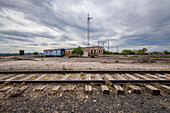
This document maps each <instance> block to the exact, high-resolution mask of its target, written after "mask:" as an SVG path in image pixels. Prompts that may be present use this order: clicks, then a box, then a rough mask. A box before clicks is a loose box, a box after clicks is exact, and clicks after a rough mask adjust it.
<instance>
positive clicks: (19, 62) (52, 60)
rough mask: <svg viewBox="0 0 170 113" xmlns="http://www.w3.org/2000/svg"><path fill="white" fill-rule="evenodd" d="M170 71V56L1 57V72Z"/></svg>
mask: <svg viewBox="0 0 170 113" xmlns="http://www.w3.org/2000/svg"><path fill="white" fill-rule="evenodd" d="M16 70H18V71H20V70H127V71H128V70H134V71H135V70H168V71H169V70H170V55H112V56H100V57H98V58H68V57H38V56H33V55H25V56H0V71H16Z"/></svg>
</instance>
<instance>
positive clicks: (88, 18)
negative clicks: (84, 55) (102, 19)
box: [87, 13, 92, 47]
mask: <svg viewBox="0 0 170 113" xmlns="http://www.w3.org/2000/svg"><path fill="white" fill-rule="evenodd" d="M90 19H92V17H90V16H89V13H88V15H87V46H88V47H89V45H90Z"/></svg>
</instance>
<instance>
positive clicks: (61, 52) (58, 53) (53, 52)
mask: <svg viewBox="0 0 170 113" xmlns="http://www.w3.org/2000/svg"><path fill="white" fill-rule="evenodd" d="M64 55H65V49H48V50H44V56H61V57H63V56H64Z"/></svg>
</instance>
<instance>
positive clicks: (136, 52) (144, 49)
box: [104, 48, 170, 55]
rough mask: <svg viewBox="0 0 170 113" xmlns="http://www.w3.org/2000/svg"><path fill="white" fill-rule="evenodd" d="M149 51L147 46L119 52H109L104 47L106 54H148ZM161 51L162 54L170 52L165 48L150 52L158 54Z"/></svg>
mask: <svg viewBox="0 0 170 113" xmlns="http://www.w3.org/2000/svg"><path fill="white" fill-rule="evenodd" d="M147 51H148V49H147V48H143V49H139V50H136V49H135V50H130V49H125V50H123V51H122V52H121V53H119V52H109V51H106V50H105V49H104V54H106V55H145V54H148V53H147ZM161 53H162V54H170V52H169V51H167V50H165V51H164V52H157V51H154V52H150V53H149V54H151V55H156V54H161Z"/></svg>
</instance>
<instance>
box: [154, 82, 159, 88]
mask: <svg viewBox="0 0 170 113" xmlns="http://www.w3.org/2000/svg"><path fill="white" fill-rule="evenodd" d="M153 86H155V87H157V88H161V85H160V84H159V83H154V84H153Z"/></svg>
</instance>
